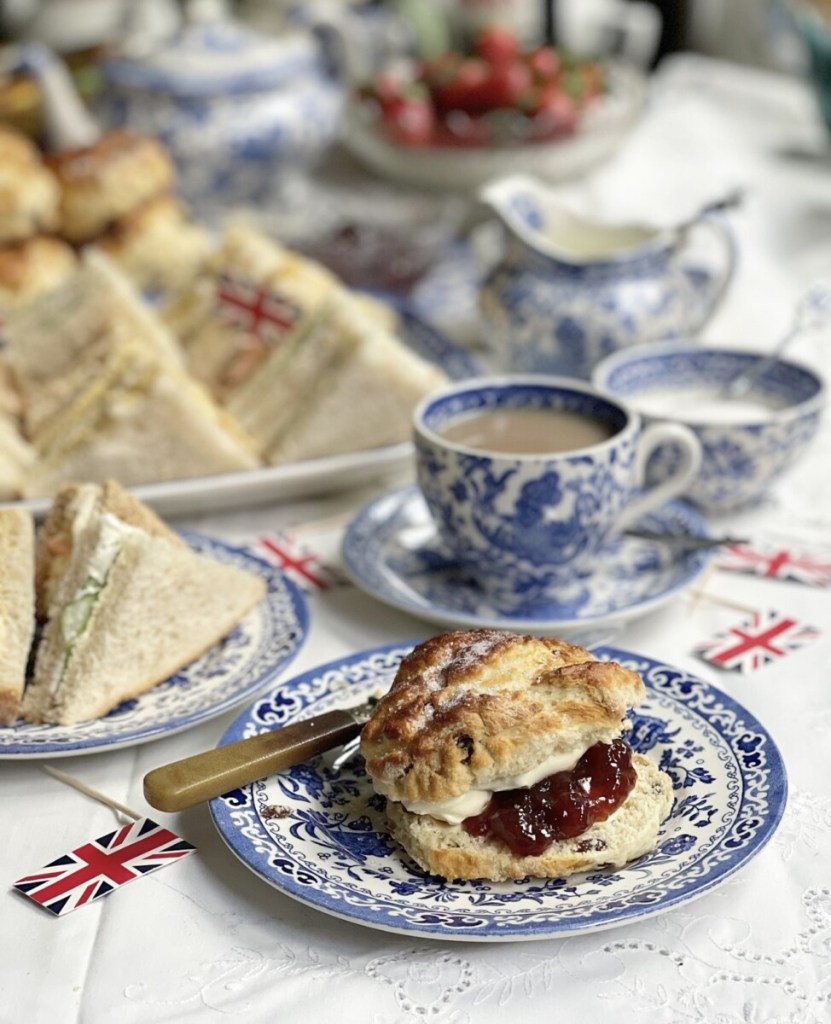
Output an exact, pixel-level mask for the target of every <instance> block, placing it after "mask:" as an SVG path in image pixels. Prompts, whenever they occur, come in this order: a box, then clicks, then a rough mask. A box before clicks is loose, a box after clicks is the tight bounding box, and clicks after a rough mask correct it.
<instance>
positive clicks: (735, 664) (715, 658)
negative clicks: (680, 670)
mask: <svg viewBox="0 0 831 1024" xmlns="http://www.w3.org/2000/svg"><path fill="white" fill-rule="evenodd" d="M818 636H819V630H818V629H816V628H815V627H814V626H806V625H804V624H803V623H801V622H798V621H797V620H796V619H794V618H793V617H791V616H789V615H783V614H781V612H777V611H758V612H753V613H752V615H751V616H750V617H749V618H746V619H744V620H742V621H741V622H740V623H738V625H735V626H731V627H730V628H729V629H727V630H723V631H722V632H720V633H718V634H717V635H716V636H714V637H713V638H712V639H711V640H705V641H704V642H702V643H699V644H696V646H695V647H694V648H693V650H694V652H695V653H696V654H698V655H699V656H700V657H701V658H703V659H704V661H707V662H709V663H710V664H711V665H715V666H716V667H717V668H722V669H727V670H729V671H735V672H741V673H742V674H747V673H749V672H755V671H756V670H757V669H760V668H762V667H763V666H765V665H769V664H770V663H771V662H773V661H777V660H778V659H779V658H784V657H785V656H786V655H787V654H790V653H791V651H796V650H799V648H800V647H804V646H805V645H806V644H808V643H810V642H811V641H812V640H815V639H816V638H817V637H818Z"/></svg>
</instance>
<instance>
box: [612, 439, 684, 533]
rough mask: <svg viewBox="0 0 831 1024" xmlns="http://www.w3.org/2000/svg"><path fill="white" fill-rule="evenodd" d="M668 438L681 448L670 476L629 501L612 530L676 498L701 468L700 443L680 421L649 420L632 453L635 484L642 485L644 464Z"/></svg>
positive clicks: (623, 528) (628, 524) (622, 527)
mask: <svg viewBox="0 0 831 1024" xmlns="http://www.w3.org/2000/svg"><path fill="white" fill-rule="evenodd" d="M668 442H671V443H673V444H676V445H678V446H679V447H680V449H681V460H680V462H679V464H678V467H677V468H676V470H675V472H674V473H673V474H672V476H670V477H668V478H667V479H666V480H662V481H661V482H660V483H659V484H656V485H655V486H654V487H650V489H649V490H648V491H646V492H645V493H642V494H640V495H639V496H638V497H636V498H633V499H632V500H631V501H629V502H628V504H627V505H626V507H625V508H624V509H623V511H622V512H621V514H620V516H619V517H618V520H617V522H616V523H615V529H614V532H615V533H621V532H623V531H624V530H627V529H628V528H629V527H630V526H632V524H633V523H635V522H637V520H638V519H640V518H641V516H644V515H646V513H647V512H651V511H652V510H653V509H656V508H659V507H660V506H661V505H664V504H666V502H668V501H670V500H671V499H672V498H677V497H678V495H679V494H682V493H683V492H684V491H686V490H687V488H688V487H689V485H690V484H691V483H692V481H693V479H694V478H695V476H696V474H697V473H698V471H699V469H700V468H701V443H700V441H699V440H698V438H697V437H696V436H695V434H694V433H693V432H692V431H691V430H690V429H689V427H685V426H684V425H683V424H681V423H651V424H650V425H649V426H648V427H645V428H644V430H643V431H642V432H641V436H640V440H639V443H638V453H637V455H636V457H635V486H636V487H642V486H643V482H644V477H645V475H646V465H647V463H648V462H649V457H650V455H652V453H653V452H654V451H655V449H656V448H657V447H658V446H659V445H662V444H667V443H668Z"/></svg>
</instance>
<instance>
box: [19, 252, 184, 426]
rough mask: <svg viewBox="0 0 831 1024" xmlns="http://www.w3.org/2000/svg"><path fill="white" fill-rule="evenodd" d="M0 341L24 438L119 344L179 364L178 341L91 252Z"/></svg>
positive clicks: (23, 310) (26, 307)
mask: <svg viewBox="0 0 831 1024" xmlns="http://www.w3.org/2000/svg"><path fill="white" fill-rule="evenodd" d="M5 340H6V343H7V345H6V358H7V360H8V363H9V365H10V367H11V369H12V372H13V373H14V376H15V379H16V382H17V385H18V387H19V389H20V391H21V393H22V395H23V399H24V405H23V429H24V432H25V434H26V436H27V437H29V438H33V437H34V436H35V435H36V434H37V433H38V432H39V431H40V430H41V429H43V427H44V426H45V425H46V424H47V423H48V422H49V420H50V419H51V418H52V417H53V416H55V415H56V414H57V413H59V412H60V411H61V410H62V409H64V408H65V407H66V406H67V405H69V404H71V402H72V401H73V400H74V399H75V397H76V396H77V395H78V393H79V392H80V391H82V390H83V389H84V388H85V387H86V386H87V384H88V383H89V381H90V378H91V377H92V376H95V375H96V372H97V367H98V366H100V365H103V364H104V363H105V362H106V361H107V359H108V358H109V357H110V356H111V355H112V353H113V352H117V351H118V350H119V349H120V348H121V346H122V345H125V344H133V345H138V346H140V347H141V348H142V349H143V350H144V351H145V352H147V353H148V354H152V355H153V356H154V357H155V358H156V359H157V360H158V361H160V362H163V363H165V364H169V365H171V366H174V367H181V366H182V365H183V362H182V356H181V352H180V350H179V346H178V344H177V342H176V339H175V338H174V337H173V335H172V334H171V333H170V332H169V331H168V330H167V328H166V327H165V326H164V324H163V323H162V321H161V319H160V318H159V317H158V316H157V315H156V314H155V313H154V312H153V311H152V310H151V309H150V307H149V306H147V305H146V304H145V303H144V301H143V300H142V298H141V296H140V295H139V293H138V292H137V291H136V289H135V288H134V287H133V285H132V284H131V283H130V281H129V280H128V279H127V278H126V277H125V276H124V274H123V273H122V272H121V271H120V270H119V269H118V268H117V267H116V266H115V265H114V264H113V262H112V261H111V260H110V259H109V258H108V257H107V256H105V255H104V254H103V253H101V252H99V251H96V250H94V249H88V250H87V251H86V252H85V253H84V258H83V260H82V263H81V265H80V266H79V269H78V270H77V271H76V272H75V273H74V274H72V275H71V276H70V277H69V278H68V279H67V280H66V281H65V282H64V283H63V284H62V285H61V286H60V287H58V288H56V289H54V290H52V291H50V292H48V293H46V294H42V295H38V296H36V297H35V298H33V299H31V300H30V301H28V302H26V303H24V304H23V305H21V306H20V307H18V308H16V309H14V310H12V311H11V313H10V315H9V318H8V322H7V324H6V326H5Z"/></svg>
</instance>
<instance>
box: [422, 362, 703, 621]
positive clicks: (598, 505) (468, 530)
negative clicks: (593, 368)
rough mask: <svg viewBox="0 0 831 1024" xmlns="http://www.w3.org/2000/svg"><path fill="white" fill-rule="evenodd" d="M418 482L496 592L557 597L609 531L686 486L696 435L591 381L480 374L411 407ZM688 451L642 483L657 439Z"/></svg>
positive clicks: (443, 527)
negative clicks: (656, 480) (651, 419)
mask: <svg viewBox="0 0 831 1024" xmlns="http://www.w3.org/2000/svg"><path fill="white" fill-rule="evenodd" d="M414 428H415V430H414V432H415V448H416V470H417V477H418V483H419V485H420V487H421V490H422V492H423V494H424V498H425V501H426V503H427V507H428V509H429V510H430V513H431V515H432V517H433V519H434V521H435V525H436V530H437V532H438V535H439V537H440V539H441V541H442V542H443V544H444V545H445V546H446V547H447V548H448V549H449V551H450V552H451V553H452V555H453V557H454V558H455V559H456V560H457V561H458V562H459V563H460V564H461V565H462V566H463V567H465V568H466V569H467V570H468V571H469V572H470V574H471V575H472V576H473V578H474V579H475V580H476V582H477V583H478V584H479V585H480V586H481V587H482V589H483V590H485V591H486V592H487V593H488V594H489V595H490V596H492V597H494V598H495V599H497V600H499V601H500V602H502V603H503V604H504V605H506V606H507V605H510V606H518V605H529V604H533V603H539V602H542V601H546V600H550V599H551V598H552V597H554V596H556V594H557V593H558V592H561V591H562V589H563V588H566V587H568V586H569V585H570V584H573V583H576V582H578V581H579V580H580V578H581V577H583V578H584V577H585V576H586V575H587V574H588V573H590V572H591V571H592V567H593V563H594V562H595V560H596V558H597V556H598V552H599V551H600V549H601V547H602V546H603V544H604V543H605V542H606V541H608V540H609V539H610V538H611V537H612V536H614V535H615V534H616V533H619V532H620V531H622V530H624V529H626V528H627V527H628V526H630V525H631V524H632V523H634V522H635V521H636V520H637V519H639V518H640V517H641V516H643V515H644V514H645V513H646V512H648V511H651V510H652V509H655V508H657V507H658V506H660V505H662V504H664V503H665V502H666V501H668V500H670V499H671V498H673V497H675V496H676V495H677V494H680V493H681V492H682V491H684V490H685V489H686V488H687V486H688V485H689V483H690V481H691V480H692V479H693V478H694V477H695V474H696V473H697V471H698V467H699V463H700V459H701V449H700V446H699V443H698V441H697V440H696V438H695V435H694V434H693V433H692V431H690V430H689V429H687V428H686V427H683V426H680V425H677V424H655V425H653V426H650V427H648V428H646V429H643V428H642V425H641V419H640V416H639V415H638V414H637V413H635V412H633V411H631V410H630V409H628V408H627V407H626V406H625V405H623V404H622V403H620V402H618V401H617V400H615V399H614V398H611V397H608V396H605V395H603V394H602V393H601V392H599V391H598V390H596V389H595V388H593V387H592V386H591V385H589V384H586V383H583V382H581V381H577V380H574V379H572V378H567V377H553V376H544V375H532V376H506V377H481V378H474V379H472V380H467V381H464V382H460V383H456V384H454V385H451V386H449V387H446V388H444V389H442V390H440V391H437V392H434V393H433V394H432V395H430V396H428V398H426V399H425V400H424V401H423V402H421V404H420V405H419V406H418V407H417V409H416V410H415V413H414ZM668 443H673V444H674V445H676V446H677V449H678V450H679V451H680V452H681V453H682V455H681V458H680V459H679V460H678V463H677V464H676V466H675V468H674V470H673V474H672V475H671V476H670V477H668V478H666V479H664V480H663V481H661V483H660V484H658V485H656V486H654V487H651V488H650V489H649V490H648V491H642V490H641V488H642V484H643V477H644V467H645V466H646V464H647V462H648V461H649V457H650V455H651V454H652V453H653V452H654V451H655V450H656V449H657V448H659V447H660V446H661V445H666V444H668Z"/></svg>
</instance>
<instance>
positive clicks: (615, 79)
mask: <svg viewBox="0 0 831 1024" xmlns="http://www.w3.org/2000/svg"><path fill="white" fill-rule="evenodd" d="M645 92H646V89H645V80H644V78H643V76H642V75H641V73H640V72H638V71H636V70H635V69H633V68H630V67H627V66H625V65H623V64H620V63H619V62H616V61H612V60H604V61H599V60H588V59H584V58H578V57H575V56H573V55H570V54H568V53H566V52H564V51H562V50H560V49H557V48H556V47H553V46H535V47H531V48H528V47H523V46H521V45H520V42H519V40H518V39H517V37H516V36H515V35H514V34H513V33H512V32H510V31H509V30H507V29H504V28H501V27H492V28H486V29H484V30H482V31H481V32H480V33H479V34H478V35H477V36H476V37H475V38H474V39H473V41H472V44H471V46H470V47H469V48H468V49H465V50H461V49H454V50H449V51H447V52H445V53H442V54H440V55H439V56H436V57H432V58H429V59H424V60H414V61H406V62H402V63H399V64H396V65H395V66H391V67H389V68H385V69H383V70H382V71H380V72H379V73H378V74H376V75H375V77H374V78H373V79H372V81H370V82H368V83H365V84H364V85H363V86H362V87H361V88H359V89H358V90H356V94H355V96H354V97H353V99H352V102H351V103H350V106H349V111H348V115H347V131H346V139H345V141H346V144H347V145H348V146H349V147H350V148H351V149H352V150H353V152H354V153H355V155H356V156H357V157H358V158H359V159H361V160H362V161H363V162H364V163H365V164H367V165H368V166H370V167H371V168H372V169H373V170H375V171H379V172H381V173H384V174H387V175H390V176H393V177H397V178H400V179H402V180H405V181H408V182H409V183H410V184H417V185H438V186H442V187H450V188H454V187H456V188H458V187H470V186H478V185H480V184H482V183H483V182H484V181H486V180H488V179H489V178H491V177H494V176H496V175H499V174H502V173H504V172H505V171H507V170H516V169H517V159H520V160H522V161H524V162H523V165H522V166H523V169H527V170H533V171H535V172H536V173H539V174H541V175H543V176H544V177H547V178H549V179H552V178H554V179H560V178H565V177H568V176H570V175H571V174H574V173H579V172H581V171H583V170H585V169H586V168H587V167H588V166H590V165H591V164H592V163H594V162H596V161H597V160H599V159H601V158H602V157H603V156H605V155H608V154H609V153H610V152H611V151H612V150H613V149H614V148H615V146H616V145H617V143H618V142H619V141H620V139H621V138H622V136H623V134H624V133H625V132H626V131H627V130H628V129H629V127H631V125H632V124H633V123H634V121H635V120H636V119H637V117H638V115H639V114H640V112H641V109H642V107H643V103H644V99H645Z"/></svg>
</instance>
